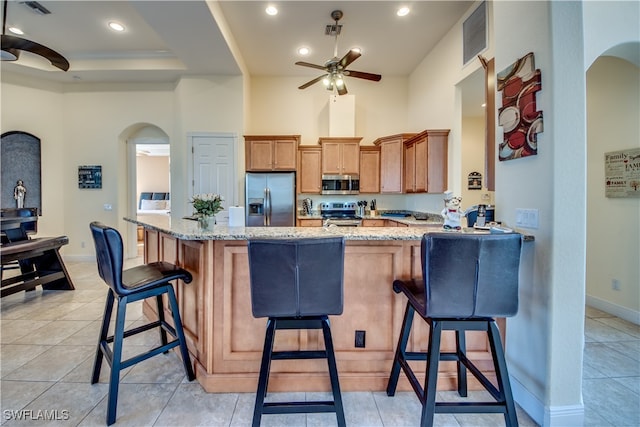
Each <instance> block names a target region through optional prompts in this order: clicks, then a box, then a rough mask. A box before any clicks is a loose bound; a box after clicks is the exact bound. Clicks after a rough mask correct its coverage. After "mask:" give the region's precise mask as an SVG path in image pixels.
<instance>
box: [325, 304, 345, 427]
mask: <svg viewBox="0 0 640 427" xmlns="http://www.w3.org/2000/svg"><path fill="white" fill-rule="evenodd" d="M322 334H323V336H324V348H325V350H326V352H327V364H328V365H329V378H330V379H331V391H332V392H333V404H334V407H335V410H336V418H337V420H338V426H339V427H345V426H346V422H345V419H344V408H343V406H342V394H341V393H340V382H339V380H338V368H337V365H336V356H335V353H334V352H333V339H332V338H331V327H330V326H329V319H328V318H327V317H325V318H324V319H322Z"/></svg>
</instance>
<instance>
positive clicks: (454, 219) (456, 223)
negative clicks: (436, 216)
mask: <svg viewBox="0 0 640 427" xmlns="http://www.w3.org/2000/svg"><path fill="white" fill-rule="evenodd" d="M460 202H462V197H454V196H453V193H451V192H449V191H448V192H446V193H445V198H444V206H445V207H444V209H443V210H442V216H443V217H444V229H445V230H451V229H455V230H460V228H461V227H460V219H461V218H462V217H463V216H464V212H463V211H462V208H461V207H460Z"/></svg>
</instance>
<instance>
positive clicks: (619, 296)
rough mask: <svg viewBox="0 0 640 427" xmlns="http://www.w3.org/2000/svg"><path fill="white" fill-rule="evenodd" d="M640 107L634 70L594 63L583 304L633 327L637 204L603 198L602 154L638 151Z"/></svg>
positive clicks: (639, 301)
mask: <svg viewBox="0 0 640 427" xmlns="http://www.w3.org/2000/svg"><path fill="white" fill-rule="evenodd" d="M639 104H640V69H639V68H638V67H636V66H635V65H633V64H631V63H629V62H627V61H625V60H622V59H618V58H613V57H600V58H599V59H597V60H596V61H595V62H594V63H593V65H592V66H591V68H590V69H589V71H588V72H587V123H588V124H587V138H588V145H587V147H588V151H587V159H588V164H587V172H588V173H587V188H588V189H589V192H588V198H587V207H588V210H587V224H588V228H587V298H588V301H587V302H589V300H590V299H591V300H592V302H593V303H594V305H596V306H597V307H598V308H602V309H607V308H609V309H613V311H615V313H614V314H618V315H619V316H621V317H625V318H627V319H628V320H635V322H636V323H637V322H638V319H640V315H639V313H640V263H638V260H639V259H640V198H607V197H605V191H604V182H605V171H604V153H606V152H608V151H618V150H623V149H629V148H634V147H635V148H640V139H639V138H638V130H639V128H638V117H640V105H639ZM613 279H618V280H619V281H620V290H619V291H615V290H613V289H612V286H611V281H612V280H613ZM608 311H611V310H608ZM625 313H626V314H627V315H626V316H625Z"/></svg>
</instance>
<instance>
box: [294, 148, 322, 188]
mask: <svg viewBox="0 0 640 427" xmlns="http://www.w3.org/2000/svg"><path fill="white" fill-rule="evenodd" d="M321 167H322V149H321V148H320V147H316V146H313V147H303V146H301V147H298V174H297V175H298V193H316V194H320V192H321V191H322V172H321V169H320V168H321Z"/></svg>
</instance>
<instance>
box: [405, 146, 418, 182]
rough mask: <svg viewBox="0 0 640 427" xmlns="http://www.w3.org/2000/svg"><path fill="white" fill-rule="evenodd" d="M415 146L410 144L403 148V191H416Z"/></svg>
mask: <svg viewBox="0 0 640 427" xmlns="http://www.w3.org/2000/svg"><path fill="white" fill-rule="evenodd" d="M415 171H416V146H415V144H411V145H409V146H406V147H405V149H404V192H405V193H413V192H415V191H416V183H415V178H416V174H415Z"/></svg>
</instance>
